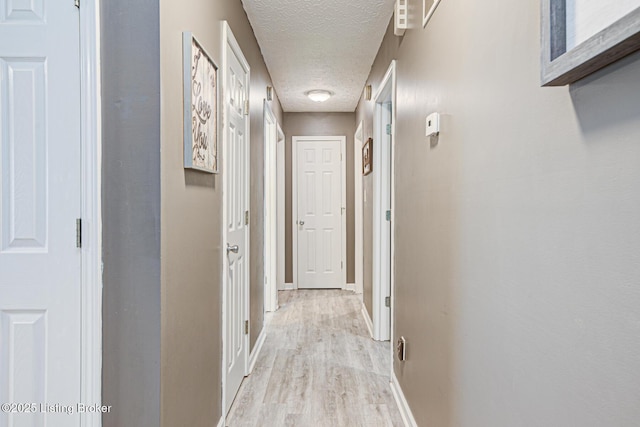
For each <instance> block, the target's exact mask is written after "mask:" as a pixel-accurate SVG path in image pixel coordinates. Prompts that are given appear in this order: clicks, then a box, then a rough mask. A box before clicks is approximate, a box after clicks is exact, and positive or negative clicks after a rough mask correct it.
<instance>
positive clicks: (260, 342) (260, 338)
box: [249, 322, 267, 373]
mask: <svg viewBox="0 0 640 427" xmlns="http://www.w3.org/2000/svg"><path fill="white" fill-rule="evenodd" d="M266 329H267V322H265V324H264V325H263V326H262V331H261V332H260V335H258V340H257V341H256V345H254V346H253V350H251V354H250V355H249V373H251V372H253V368H254V367H255V366H256V362H257V361H258V356H259V355H260V350H262V346H263V344H264V340H265V338H266V337H267V331H266Z"/></svg>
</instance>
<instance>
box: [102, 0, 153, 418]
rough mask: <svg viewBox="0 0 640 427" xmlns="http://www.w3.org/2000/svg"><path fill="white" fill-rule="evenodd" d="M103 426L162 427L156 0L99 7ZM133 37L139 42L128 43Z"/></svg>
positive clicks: (114, 1)
mask: <svg viewBox="0 0 640 427" xmlns="http://www.w3.org/2000/svg"><path fill="white" fill-rule="evenodd" d="M100 4H101V19H102V22H101V28H102V34H101V37H102V40H101V43H102V58H101V59H102V130H103V131H102V242H103V262H104V274H103V307H102V312H103V325H102V327H103V329H102V332H103V343H102V345H103V356H102V357H103V358H102V363H103V366H102V401H103V403H104V404H105V405H112V406H113V411H112V412H110V413H108V414H104V416H103V426H104V427H122V426H139V427H147V426H148V427H152V426H153V427H155V426H159V425H160V240H161V239H160V39H159V6H158V3H157V2H155V3H154V2H152V1H139V2H133V3H132V2H130V1H123V0H109V1H106V2H101V3H100ZM132 40H136V41H137V42H136V43H132V42H131V41H132Z"/></svg>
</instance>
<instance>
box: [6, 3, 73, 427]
mask: <svg viewBox="0 0 640 427" xmlns="http://www.w3.org/2000/svg"><path fill="white" fill-rule="evenodd" d="M80 143H81V140H80V51H79V14H78V9H77V8H76V7H74V5H73V2H64V4H59V2H49V1H46V0H37V1H33V0H32V1H16V0H13V1H10V0H0V403H36V404H38V406H37V407H36V408H35V411H29V412H31V413H11V411H9V412H7V411H6V410H3V411H0V426H3V427H4V426H43V425H47V426H51V427H58V426H59V427H63V426H64V427H66V426H78V425H79V424H80V416H79V414H78V413H77V409H76V407H75V405H76V404H77V403H79V402H80V388H81V383H80V381H81V375H80V372H81V371H80V370H81V339H80V337H81V329H80V327H81V317H80V316H81V311H80V308H81V305H80V304H81V301H80V297H81V295H80V286H81V249H79V248H78V247H76V218H79V217H80V213H81V181H80V174H81V157H80V156H81V146H80ZM56 403H57V404H60V405H73V409H74V413H73V414H71V415H69V414H67V413H65V412H62V413H60V412H58V413H53V412H46V411H41V409H42V408H46V406H43V407H40V406H39V405H40V404H56ZM10 409H11V408H10ZM13 409H18V408H13ZM32 409H34V408H32Z"/></svg>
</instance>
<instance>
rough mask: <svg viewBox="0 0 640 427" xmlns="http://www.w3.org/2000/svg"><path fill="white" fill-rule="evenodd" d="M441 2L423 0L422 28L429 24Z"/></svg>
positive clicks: (438, 0)
mask: <svg viewBox="0 0 640 427" xmlns="http://www.w3.org/2000/svg"><path fill="white" fill-rule="evenodd" d="M439 4H440V0H422V28H424V27H426V26H427V23H428V22H429V19H431V17H432V16H433V13H434V12H435V11H436V8H437V7H438V5H439Z"/></svg>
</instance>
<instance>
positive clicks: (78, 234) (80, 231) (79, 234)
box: [76, 218, 82, 248]
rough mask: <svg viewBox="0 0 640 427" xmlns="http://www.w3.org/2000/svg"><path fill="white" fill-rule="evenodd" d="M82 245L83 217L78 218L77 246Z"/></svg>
mask: <svg viewBox="0 0 640 427" xmlns="http://www.w3.org/2000/svg"><path fill="white" fill-rule="evenodd" d="M81 247H82V219H81V218H76V248H81Z"/></svg>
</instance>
